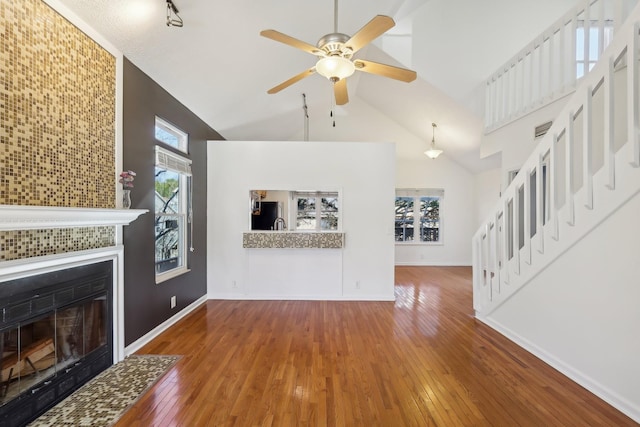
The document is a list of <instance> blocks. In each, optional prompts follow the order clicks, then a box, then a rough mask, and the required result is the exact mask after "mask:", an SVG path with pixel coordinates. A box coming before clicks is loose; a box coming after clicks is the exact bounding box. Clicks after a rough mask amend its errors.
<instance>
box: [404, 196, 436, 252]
mask: <svg viewBox="0 0 640 427" xmlns="http://www.w3.org/2000/svg"><path fill="white" fill-rule="evenodd" d="M425 197H431V198H438V241H435V242H434V241H422V240H415V239H412V240H396V232H395V230H396V221H397V219H396V215H397V212H395V206H396V205H395V203H396V201H397V200H398V199H399V198H412V199H413V212H414V214H413V230H414V236H413V237H415V230H420V223H421V222H422V213H420V215H415V212H416V207H418V212H420V201H421V199H422V198H425ZM443 208H444V189H441V188H397V189H396V195H395V199H394V226H393V230H394V233H393V236H394V243H395V244H396V245H398V246H443V245H444V221H443V216H444V215H443ZM418 233H420V231H418Z"/></svg>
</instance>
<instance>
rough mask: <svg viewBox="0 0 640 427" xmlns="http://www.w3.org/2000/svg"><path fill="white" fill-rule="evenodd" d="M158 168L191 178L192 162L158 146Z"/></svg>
mask: <svg viewBox="0 0 640 427" xmlns="http://www.w3.org/2000/svg"><path fill="white" fill-rule="evenodd" d="M156 167H159V168H162V169H169V170H172V171H174V172H178V173H182V174H185V175H187V176H191V160H189V159H187V158H186V157H183V156H181V155H179V154H176V153H173V152H171V151H169V150H165V149H164V148H162V147H159V146H157V145H156Z"/></svg>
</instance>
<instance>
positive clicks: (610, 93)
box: [601, 0, 616, 190]
mask: <svg viewBox="0 0 640 427" xmlns="http://www.w3.org/2000/svg"><path fill="white" fill-rule="evenodd" d="M601 1H602V0H601ZM607 62H608V63H607V71H606V74H605V76H604V87H603V89H604V167H605V168H606V171H607V184H606V185H607V187H608V188H610V189H611V190H613V189H614V188H616V163H615V162H616V153H615V147H614V146H613V143H614V116H613V113H614V111H613V108H614V107H613V106H614V99H613V98H614V96H615V95H614V87H613V85H614V82H613V72H614V70H613V58H609V59H608V61H607Z"/></svg>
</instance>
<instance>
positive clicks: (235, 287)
mask: <svg viewBox="0 0 640 427" xmlns="http://www.w3.org/2000/svg"><path fill="white" fill-rule="evenodd" d="M231 287H232V288H233V289H237V288H238V284H237V283H236V281H235V280H232V281H231Z"/></svg>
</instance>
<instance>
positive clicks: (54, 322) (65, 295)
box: [0, 261, 113, 427]
mask: <svg viewBox="0 0 640 427" xmlns="http://www.w3.org/2000/svg"><path fill="white" fill-rule="evenodd" d="M112 286H113V262H112V261H103V262H97V263H93V264H88V265H82V266H78V267H73V268H67V269H64V270H58V271H54V272H48V273H44V274H39V275H36V276H29V277H23V278H19V279H14V280H10V281H6V282H3V283H0V351H1V352H2V364H1V375H0V427H4V426H20V425H24V424H25V423H27V422H29V421H31V420H33V419H35V418H36V417H37V416H38V415H40V414H42V413H43V412H45V411H46V410H47V409H49V408H50V407H52V406H53V405H54V404H55V403H57V402H59V401H60V400H62V399H64V398H65V397H66V396H68V395H69V394H71V393H72V392H73V391H74V390H76V389H77V388H79V387H80V386H81V385H82V384H84V383H86V382H87V381H88V380H89V379H91V378H93V377H94V376H96V375H97V374H98V373H100V372H101V371H103V370H104V369H106V368H107V367H109V366H111V365H112V364H113V312H112V310H113V307H112V292H113V290H112Z"/></svg>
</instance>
